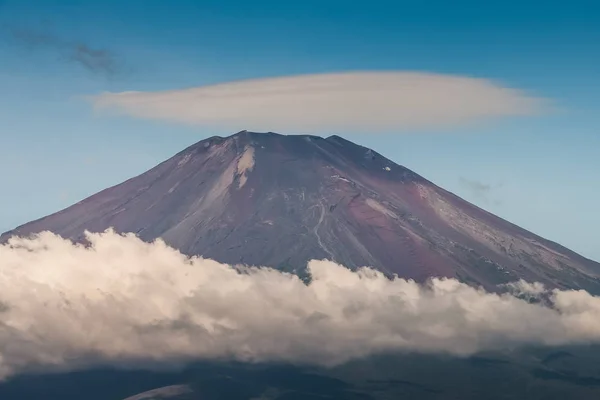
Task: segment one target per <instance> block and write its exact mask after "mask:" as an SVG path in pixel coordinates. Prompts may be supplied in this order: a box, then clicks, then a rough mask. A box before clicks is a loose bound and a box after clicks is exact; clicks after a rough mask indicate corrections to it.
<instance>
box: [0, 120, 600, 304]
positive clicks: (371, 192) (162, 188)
mask: <svg viewBox="0 0 600 400" xmlns="http://www.w3.org/2000/svg"><path fill="white" fill-rule="evenodd" d="M523 206H524V207H532V206H534V205H532V204H524V205H523ZM109 227H113V228H114V229H115V230H116V231H118V232H134V233H136V234H137V235H139V236H140V237H141V238H142V239H144V240H146V241H152V240H154V239H156V238H162V239H164V240H165V241H166V242H167V243H168V244H169V245H171V246H173V247H175V248H177V249H179V250H180V251H182V252H183V253H185V254H188V255H201V256H203V257H206V258H212V259H215V260H218V261H220V262H225V263H230V264H247V265H266V266H272V267H275V268H278V269H281V270H285V271H290V272H296V273H300V274H301V273H302V271H303V270H304V268H305V266H306V263H307V261H309V260H310V259H323V258H327V259H331V260H334V261H336V262H339V263H341V264H343V265H345V266H348V267H351V268H354V267H360V266H372V267H375V268H377V269H379V270H381V271H383V272H385V273H386V274H390V275H391V274H397V275H399V276H401V277H405V278H413V279H415V280H417V281H423V280H425V279H427V278H428V277H431V276H445V277H456V278H458V279H460V280H462V281H464V282H467V283H470V284H475V285H482V286H484V287H485V288H487V289H494V288H496V287H497V285H499V284H502V283H506V282H509V281H514V280H517V279H519V278H523V279H526V280H528V281H537V282H541V283H544V284H546V285H549V286H551V287H559V288H583V289H586V290H588V291H591V292H593V293H598V292H600V280H599V279H598V278H599V276H600V264H598V263H596V262H593V261H591V260H588V259H586V258H584V257H582V256H580V255H578V254H576V253H574V252H572V251H570V250H568V249H566V248H565V247H562V246H560V245H558V244H556V243H553V242H551V241H548V240H545V239H543V238H541V237H539V236H537V235H535V234H533V233H531V232H528V231H526V230H524V229H521V228H519V227H518V226H516V225H514V224H511V223H509V222H507V221H505V220H503V219H501V218H498V217H496V216H494V215H492V214H490V213H488V212H486V211H484V210H482V209H480V208H478V207H476V206H474V205H472V204H470V203H468V202H466V201H465V200H462V199H461V198H459V197H457V196H455V195H454V194H452V193H450V192H448V191H446V190H444V189H442V188H440V187H438V186H436V185H435V184H433V183H431V182H430V181H428V180H426V179H425V178H423V177H421V176H419V175H417V174H416V173H414V172H412V171H410V170H409V169H407V168H405V167H403V166H400V165H397V164H395V163H394V162H392V161H390V160H388V159H386V158H385V157H383V156H381V155H380V154H378V153H376V152H375V151H373V150H370V149H368V148H365V147H362V146H359V145H356V144H354V143H352V142H350V141H348V140H345V139H343V138H341V137H339V136H330V137H328V138H326V139H325V138H321V137H317V136H306V135H304V136H301V135H294V136H285V135H280V134H276V133H254V132H247V131H242V132H239V133H237V134H235V135H232V136H229V137H226V138H222V137H211V138H208V139H206V140H203V141H201V142H199V143H196V144H194V145H192V146H190V147H188V148H187V149H185V150H183V151H182V152H180V153H178V154H176V155H175V156H174V157H172V158H170V159H168V160H166V161H164V162H163V163H161V164H159V165H158V166H156V167H154V168H152V169H151V170H149V171H147V172H145V173H143V174H141V175H139V176H137V177H135V178H132V179H130V180H128V181H126V182H124V183H121V184H119V185H117V186H114V187H111V188H109V189H106V190H104V191H102V192H99V193H97V194H95V195H93V196H91V197H89V198H87V199H85V200H83V201H81V202H79V203H77V204H75V205H73V206H71V207H69V208H67V209H65V210H63V211H60V212H58V213H55V214H52V215H50V216H47V217H45V218H42V219H39V220H36V221H33V222H30V223H28V224H25V225H22V226H20V227H18V228H16V229H14V230H13V231H10V232H7V233H5V234H4V235H3V236H2V240H4V241H6V240H7V238H8V237H9V236H11V235H21V236H22V235H30V234H32V233H36V232H40V231H45V230H49V231H52V232H55V233H57V234H60V235H61V236H63V237H67V238H70V239H73V240H76V241H81V240H82V239H83V237H84V231H85V230H89V231H92V232H98V231H104V230H106V229H107V228H109Z"/></svg>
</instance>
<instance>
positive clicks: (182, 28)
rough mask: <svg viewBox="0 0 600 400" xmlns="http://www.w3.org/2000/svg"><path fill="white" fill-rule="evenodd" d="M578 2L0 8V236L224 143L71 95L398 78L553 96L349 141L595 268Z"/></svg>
mask: <svg viewBox="0 0 600 400" xmlns="http://www.w3.org/2000/svg"><path fill="white" fill-rule="evenodd" d="M490 3H493V4H490ZM594 3H595V2H594V1H587V2H583V1H577V0H575V1H569V2H542V1H539V0H538V1H518V2H517V1H502V2H500V1H494V2H482V1H455V2H449V1H423V2H417V1H394V2H392V1H369V2H365V1H359V2H347V1H327V0H321V1H313V0H306V1H302V2H297V1H260V0H258V1H227V0H221V1H201V0H198V1H187V0H179V1H171V2H166V1H157V0H144V1H142V0H131V1H126V2H125V1H111V0H104V1H53V0H47V1H27V0H18V1H11V0H9V1H2V0H0V89H1V91H0V120H1V121H2V128H1V130H0V134H1V135H2V142H1V143H2V145H1V146H0V169H1V170H2V171H3V175H2V176H3V178H2V180H1V181H0V187H1V193H2V197H1V199H0V206H1V207H0V230H2V231H4V230H8V229H10V228H12V227H14V226H15V225H17V224H21V223H24V222H27V221H29V220H31V219H34V218H38V217H41V216H43V215H46V214H48V213H51V212H53V211H57V210H59V209H61V208H64V207H66V206H68V205H70V204H72V203H74V202H76V201H79V200H80V199H82V198H84V197H86V196H87V195H90V194H93V193H95V192H97V191H98V190H100V189H103V188H105V187H107V186H109V185H113V184H116V183H119V182H120V181H122V180H124V179H126V178H129V177H131V176H132V175H135V174H137V173H140V172H143V171H144V170H146V169H148V168H149V167H151V166H153V165H155V164H156V163H157V162H159V161H162V160H164V159H166V158H168V157H170V156H171V155H173V154H174V153H176V152H178V151H179V150H181V149H182V148H183V147H185V146H187V145H189V144H191V143H193V142H196V141H198V140H201V139H203V138H205V137H208V136H212V135H213V134H228V133H232V132H215V131H214V130H209V129H207V128H203V127H189V126H182V125H177V124H170V123H166V122H156V121H148V120H142V119H133V118H127V117H116V116H107V115H96V114H94V113H93V112H92V109H91V107H90V104H89V103H88V102H86V101H84V100H82V97H83V96H88V95H96V94H99V93H102V92H104V91H114V92H118V91H128V90H143V91H156V90H167V89H179V88H186V87H193V86H201V85H207V84H214V83H220V82H227V81H232V80H239V79H248V78H263V77H271V76H282V75H294V74H306V73H323V72H340V71H352V70H411V71H423V72H434V73H441V74H458V75H464V76H470V77H478V78H486V79H492V80H494V81H497V82H500V83H502V84H503V85H506V86H509V87H515V88H519V89H522V90H525V91H527V92H528V93H531V94H533V95H537V96H542V97H545V98H550V99H553V100H554V101H555V103H556V104H557V105H558V106H559V108H560V110H559V111H556V112H553V113H548V114H545V115H542V116H533V117H527V118H509V119H505V120H501V121H494V122H493V123H488V124H485V125H478V126H476V127H472V126H470V127H453V128H451V129H442V128H440V129H436V130H429V131H415V132H402V133H397V134H392V133H389V134H385V135H384V134H373V133H371V132H358V133H352V134H351V135H349V136H348V137H349V139H351V140H354V141H356V142H358V143H360V144H363V145H365V146H368V147H371V148H374V149H375V150H377V151H379V152H380V153H382V154H384V155H385V156H387V157H389V158H391V159H392V160H394V161H396V162H397V163H399V164H402V165H405V166H407V167H409V168H411V169H413V170H414V171H416V172H418V173H420V174H422V175H424V176H425V177H427V178H428V179H430V180H432V181H434V182H435V183H437V184H439V185H440V186H442V187H444V188H446V189H448V190H450V191H453V192H455V193H457V194H458V195H460V196H462V197H464V198H466V199H467V200H469V201H472V202H474V203H476V204H478V205H480V206H481V207H483V208H485V209H488V210H489V211H491V212H493V213H495V214H498V215H500V216H502V217H504V218H506V219H508V220H510V221H512V222H515V223H517V224H518V225H521V226H523V227H524V228H527V229H530V230H532V231H534V232H535V233H538V234H540V235H542V236H544V237H547V238H549V239H552V240H555V241H558V242H559V243H561V244H564V245H566V246H568V247H570V248H572V249H574V250H576V251H578V252H580V253H582V254H584V255H586V256H588V257H591V258H594V259H596V260H600V240H599V239H598V234H597V233H596V232H597V226H598V225H599V224H600V212H598V211H597V204H598V200H597V199H598V198H599V197H600V161H599V160H600V158H599V157H598V155H599V154H600V129H599V128H600V112H598V111H599V110H600V69H599V68H598V65H600V45H599V43H600V6H599V5H596V4H594ZM15 32H21V35H20V36H19V35H15ZM82 46H84V47H85V48H86V49H104V50H106V53H103V55H102V57H105V59H108V60H111V61H112V60H114V63H115V64H114V65H115V67H114V73H104V72H103V69H102V67H101V66H100V67H98V68H94V67H93V66H90V65H87V67H86V66H85V65H84V64H83V63H82V60H83V59H81V58H77V57H75V56H74V55H73V54H72V53H73V52H74V51H75V50H76V49H79V50H81V48H82ZM78 54H79V56H82V55H81V53H78ZM83 56H85V54H83ZM83 61H85V60H83ZM281 133H285V132H281ZM331 133H339V132H331ZM342 134H343V133H342Z"/></svg>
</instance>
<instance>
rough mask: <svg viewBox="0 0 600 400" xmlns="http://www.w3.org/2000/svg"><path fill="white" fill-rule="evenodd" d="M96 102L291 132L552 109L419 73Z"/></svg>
mask: <svg viewBox="0 0 600 400" xmlns="http://www.w3.org/2000/svg"><path fill="white" fill-rule="evenodd" d="M92 101H93V104H94V106H95V107H96V109H98V110H102V109H108V110H112V111H115V112H117V113H121V114H125V115H130V116H134V117H138V118H150V119H159V120H167V121H173V122H179V123H185V124H195V125H206V126H220V127H226V128H230V129H250V130H256V131H277V132H286V133H311V132H312V133H319V132H326V133H332V132H335V131H362V132H390V131H397V130H411V129H422V128H440V127H442V128H445V127H449V126H450V127H452V126H459V125H464V124H469V123H473V122H478V121H481V120H486V119H489V118H498V117H507V116H525V115H533V114H537V113H539V112H542V111H543V110H544V107H545V100H543V99H539V98H535V97H532V96H529V95H527V94H525V93H523V92H521V91H519V90H516V89H510V88H506V87H502V86H499V85H497V84H495V83H494V82H491V81H488V80H484V79H474V78H469V77H463V76H452V75H440V74H427V73H417V72H355V73H334V74H321V75H303V76H291V77H280V78H269V79H258V80H248V81H239V82H230V83H224V84H219V85H213V86H204V87H196V88H190V89H182V90H171V91H162V92H123V93H103V94H100V95H98V96H95V97H93V98H92Z"/></svg>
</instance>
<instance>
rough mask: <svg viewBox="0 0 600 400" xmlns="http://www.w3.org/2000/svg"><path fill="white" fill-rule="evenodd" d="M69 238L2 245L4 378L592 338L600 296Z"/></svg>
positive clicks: (0, 361)
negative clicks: (490, 287) (262, 264)
mask: <svg viewBox="0 0 600 400" xmlns="http://www.w3.org/2000/svg"><path fill="white" fill-rule="evenodd" d="M88 240H89V242H90V245H89V246H87V247H85V246H82V245H74V244H73V243H71V242H70V241H68V240H64V239H62V238H60V237H58V236H55V235H53V234H51V233H48V232H46V233H42V234H40V235H38V236H36V237H33V238H30V239H17V238H13V239H11V240H10V242H9V243H8V244H6V245H2V246H0V376H2V377H6V376H10V375H12V374H15V373H19V372H22V371H25V370H27V369H29V368H40V367H41V368H49V369H52V368H56V369H74V368H81V367H85V366H89V365H90V364H94V363H103V364H106V363H108V364H113V365H122V364H128V363H135V362H141V361H143V362H185V361H188V360H199V359H237V360H243V361H253V362H260V361H284V362H292V363H314V364H319V365H334V364H338V363H343V362H345V361H347V360H350V359H353V358H357V357H363V356H367V355H371V354H376V353H381V352H390V351H419V352H433V353H436V352H442V353H451V354H456V355H468V354H473V353H476V352H478V351H482V350H494V349H503V348H512V347H515V346H520V345H527V344H544V345H562V344H571V343H586V342H597V341H600V299H599V298H596V297H593V296H591V295H590V294H588V293H587V292H584V291H552V292H548V291H546V290H544V289H543V287H541V286H540V285H532V284H527V283H525V282H521V283H517V284H515V285H513V290H514V291H515V292H518V293H520V294H523V293H525V294H527V295H528V296H537V295H540V294H542V293H545V294H546V295H548V294H549V295H550V306H544V305H540V304H532V303H531V302H528V301H525V300H523V299H522V296H519V294H518V293H517V294H515V295H510V294H504V295H498V294H492V293H486V292H484V291H482V290H478V289H475V288H472V287H469V286H467V285H465V284H462V283H460V282H458V281H456V280H452V279H433V280H431V281H430V282H429V283H428V284H426V285H419V284H417V283H415V282H412V281H406V280H403V279H388V278H386V277H385V276H383V275H382V274H381V273H379V272H376V271H374V270H372V269H369V268H363V269H360V270H358V271H354V272H353V271H350V270H348V269H346V268H345V267H343V266H341V265H338V264H335V263H333V262H329V261H311V262H310V263H309V265H308V269H309V273H310V275H311V276H312V279H311V282H310V283H309V284H306V283H304V282H303V281H301V280H300V279H299V278H298V277H296V276H294V275H290V274H286V273H282V272H279V271H276V270H273V269H269V268H248V267H232V266H229V265H225V264H220V263H218V262H215V261H212V260H206V259H202V258H188V257H186V256H184V255H182V254H180V253H179V252H178V251H176V250H174V249H172V248H170V247H168V246H167V245H165V244H164V243H163V242H161V241H157V242H155V243H151V244H149V243H144V242H142V241H141V240H140V239H138V238H137V237H135V236H133V235H124V236H122V235H119V234H116V233H114V232H112V231H107V232H105V233H102V234H88Z"/></svg>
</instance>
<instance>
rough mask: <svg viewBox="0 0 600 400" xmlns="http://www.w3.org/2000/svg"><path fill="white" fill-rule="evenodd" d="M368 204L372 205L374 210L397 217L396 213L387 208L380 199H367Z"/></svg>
mask: <svg viewBox="0 0 600 400" xmlns="http://www.w3.org/2000/svg"><path fill="white" fill-rule="evenodd" d="M366 203H367V205H368V206H369V207H371V208H372V209H373V210H375V211H377V212H380V213H382V214H383V215H386V216H388V217H392V218H397V216H396V214H395V213H394V212H393V211H391V210H389V209H387V208H385V207H384V206H383V205H382V204H381V203H379V202H378V201H375V200H373V199H367V201H366Z"/></svg>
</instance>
